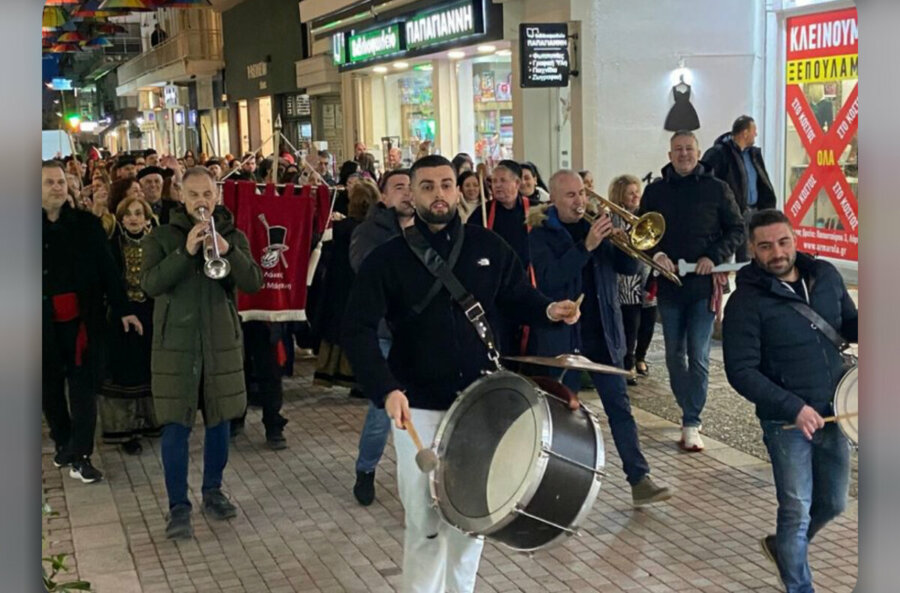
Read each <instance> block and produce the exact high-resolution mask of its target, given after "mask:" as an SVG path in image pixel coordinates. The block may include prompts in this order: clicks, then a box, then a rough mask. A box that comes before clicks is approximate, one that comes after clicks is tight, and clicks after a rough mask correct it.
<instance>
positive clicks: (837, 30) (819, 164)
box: [784, 8, 859, 261]
mask: <svg viewBox="0 0 900 593" xmlns="http://www.w3.org/2000/svg"><path fill="white" fill-rule="evenodd" d="M858 38H859V36H858V32H857V21H856V9H855V8H853V9H847V10H837V11H832V12H826V13H821V14H812V15H804V16H801V17H795V18H790V19H788V20H787V69H786V70H787V71H786V77H785V80H786V83H787V85H786V89H785V107H786V109H787V114H788V117H789V118H790V120H791V122H792V123H793V124H794V128H795V131H794V132H791V131H790V130H789V131H788V134H791V133H796V134H797V135H798V137H799V140H800V143H801V144H802V146H803V150H804V151H805V153H806V157H807V158H806V160H808V164H807V165H806V166H805V169H804V170H803V173H802V175H800V176H799V178H798V179H797V181H796V183H794V184H793V187H792V188H791V192H790V196H789V197H788V198H787V200H786V202H785V205H784V211H785V214H787V216H788V218H789V219H790V220H791V223H792V224H793V226H794V228H795V229H796V230H797V236H798V240H799V241H798V248H799V249H800V250H801V251H806V252H809V253H815V254H818V255H822V256H827V257H831V258H835V259H842V260H848V261H857V258H858V247H859V233H858V227H859V218H858V214H859V207H858V203H857V196H856V194H855V193H854V191H853V189H852V187H851V183H850V182H848V179H847V176H846V174H845V171H844V168H843V167H842V166H841V164H840V162H839V159H840V158H841V155H842V154H843V152H844V150H845V149H846V148H847V146H848V145H849V144H850V142H851V141H852V140H853V139H854V138H855V136H856V130H857V127H858V125H859V117H858V116H859V98H858V94H857V82H856V80H857V66H858V57H859V56H858V50H857V44H858ZM847 81H853V82H852V88H851V85H850V84H848V83H847ZM820 84H821V86H822V87H823V88H831V89H834V91H832V93H831V95H830V96H825V97H824V98H823V99H822V100H821V101H819V102H817V106H819V105H820V104H821V103H822V102H823V101H826V102H829V103H832V98H836V95H835V93H836V90H837V89H838V87H840V88H841V89H842V91H843V92H841V94H840V96H841V97H842V99H843V102H842V104H841V105H840V108H839V109H838V110H837V114H836V116H834V117H833V118H831V117H830V115H829V116H826V117H824V122H825V123H824V124H823V123H822V122H823V116H822V115H821V111H819V112H818V113H817V112H816V110H815V109H814V108H813V106H812V105H811V104H810V101H809V99H808V96H809V95H810V93H809V89H810V87H811V86H814V85H820ZM801 85H807V87H806V88H807V92H804V87H802V86H801ZM848 91H849V92H848ZM830 97H832V98H830ZM828 107H829V108H830V107H831V105H828ZM835 107H837V106H836V105H835ZM817 115H818V117H817ZM825 126H827V131H826V130H823V127H825ZM852 152H854V151H851V153H852ZM788 173H790V171H789V172H788ZM823 190H824V192H825V195H826V196H827V198H828V200H829V201H830V203H831V205H832V206H833V208H834V213H835V216H833V217H829V219H828V220H827V221H825V222H824V223H820V224H815V226H809V225H808V224H807V225H804V224H803V219H804V217H805V216H806V215H807V213H808V212H809V209H810V208H811V207H812V205H813V204H814V203H815V202H816V199H817V197H818V196H819V194H820V192H821V191H823Z"/></svg>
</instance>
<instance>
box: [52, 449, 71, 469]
mask: <svg viewBox="0 0 900 593" xmlns="http://www.w3.org/2000/svg"><path fill="white" fill-rule="evenodd" d="M53 465H54V466H56V467H69V466H70V465H72V455H71V454H70V453H68V452H66V450H65V449H57V450H56V455H54V456H53Z"/></svg>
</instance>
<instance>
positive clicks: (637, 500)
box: [631, 474, 672, 507]
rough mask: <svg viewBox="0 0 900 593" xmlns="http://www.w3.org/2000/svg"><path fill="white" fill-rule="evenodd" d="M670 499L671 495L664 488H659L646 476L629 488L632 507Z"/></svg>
mask: <svg viewBox="0 0 900 593" xmlns="http://www.w3.org/2000/svg"><path fill="white" fill-rule="evenodd" d="M671 497H672V493H671V492H670V491H669V489H668V488H666V487H665V486H659V485H657V484H656V483H655V482H654V481H653V478H651V477H650V474H647V475H646V476H644V477H643V478H641V481H640V482H638V483H637V484H635V485H634V486H632V487H631V500H632V503H633V504H634V506H636V507H640V506H644V505H645V504H652V503H654V502H662V501H663V500H668V499H669V498H671Z"/></svg>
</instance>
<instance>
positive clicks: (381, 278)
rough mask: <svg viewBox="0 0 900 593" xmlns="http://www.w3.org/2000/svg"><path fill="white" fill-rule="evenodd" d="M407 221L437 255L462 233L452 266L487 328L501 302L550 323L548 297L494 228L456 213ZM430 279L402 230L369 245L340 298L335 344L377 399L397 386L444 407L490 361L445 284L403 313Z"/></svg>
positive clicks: (517, 314)
mask: <svg viewBox="0 0 900 593" xmlns="http://www.w3.org/2000/svg"><path fill="white" fill-rule="evenodd" d="M415 225H416V228H417V229H418V230H419V231H420V232H421V233H422V235H423V236H424V237H425V238H426V239H427V240H428V241H429V243H430V244H431V245H432V247H433V248H434V249H435V250H436V251H437V252H438V253H439V254H440V255H441V256H442V257H443V258H444V259H445V260H446V259H447V258H448V254H449V251H450V248H451V247H452V245H453V243H454V242H456V241H458V240H460V238H461V236H462V240H463V246H462V248H461V251H460V254H459V259H458V260H457V262H456V266H455V267H454V268H453V273H454V274H455V275H456V277H457V278H458V279H459V281H460V282H461V283H462V285H463V286H464V287H465V288H466V289H467V290H468V291H469V292H470V293H471V294H472V295H473V296H474V297H475V298H476V299H477V300H478V301H479V302H480V303H481V305H482V306H483V307H484V310H485V313H486V315H487V318H488V321H489V322H490V324H491V326H492V327H493V328H495V332H496V328H497V327H498V322H499V319H500V311H501V310H502V311H503V313H504V315H509V316H511V317H513V318H515V319H516V320H518V321H520V322H521V323H527V324H532V325H541V324H549V323H550V321H549V320H548V319H547V316H546V310H547V306H548V305H549V304H550V302H551V301H550V299H548V298H547V297H545V296H544V295H542V294H541V293H539V292H538V291H536V290H535V289H534V288H532V286H531V285H530V283H529V281H528V278H527V276H526V275H525V271H524V270H523V268H522V265H521V263H519V260H518V258H517V257H516V255H515V253H514V252H513V251H512V249H511V248H510V247H509V245H507V244H506V243H505V242H504V241H503V240H502V239H501V238H500V237H498V236H497V235H496V234H494V233H492V232H490V231H487V230H485V229H483V228H480V227H477V226H472V225H462V224H461V222H460V219H459V217H458V216H457V217H456V218H454V219H453V221H452V222H451V223H450V224H448V225H447V227H446V228H445V229H443V230H442V231H440V232H438V233H431V232H430V231H429V229H428V226H427V225H426V224H425V223H424V222H422V221H421V220H420V219H419V218H418V217H417V218H416V221H415ZM435 281H436V278H435V277H434V276H433V275H432V274H431V272H429V271H428V270H427V269H426V268H425V266H424V265H423V264H422V263H421V262H420V261H419V259H418V258H417V257H416V256H415V254H413V252H412V251H411V250H410V248H409V246H408V245H407V244H406V239H405V238H404V237H402V236H400V237H395V238H394V239H391V240H390V241H388V242H387V243H385V244H384V245H382V246H380V247H378V248H377V249H375V251H373V252H372V254H371V255H370V256H369V257H367V258H366V259H365V260H364V261H363V263H362V266H361V267H360V269H359V274H358V275H357V277H356V281H355V282H354V284H353V289H352V291H351V292H350V298H349V300H348V302H347V309H346V314H345V317H344V333H343V346H344V349H345V351H346V354H347V358H348V359H349V360H350V364H351V365H352V366H353V370H354V372H355V374H356V377H357V380H358V381H359V382H360V383H361V384H362V387H363V390H364V392H365V393H366V394H367V395H368V396H369V397H370V398H371V399H372V400H373V402H375V404H377V405H378V406H380V407H381V406H384V398H385V396H386V395H387V394H388V393H389V392H391V391H392V390H394V389H399V390H405V391H406V395H407V397H408V398H409V405H410V406H411V407H414V408H423V409H429V410H446V409H447V408H449V407H450V405H451V404H452V403H453V400H454V399H456V396H457V394H458V393H459V392H460V391H462V390H463V389H465V388H466V387H468V386H469V385H470V384H471V383H472V382H474V381H475V380H476V379H478V378H479V377H480V376H481V373H482V371H483V370H487V369H489V368H490V366H491V365H490V363H489V361H488V358H487V348H486V347H485V346H484V344H483V343H482V342H481V340H480V339H479V338H478V334H477V333H476V332H475V329H474V328H473V327H472V325H471V324H470V323H469V321H468V320H467V319H466V317H465V315H464V314H463V311H462V308H461V307H460V306H459V305H458V304H457V303H456V302H455V301H453V299H452V298H451V297H450V293H449V292H448V291H447V289H446V288H441V290H440V292H438V294H437V296H436V297H435V298H434V299H433V300H432V301H431V303H430V304H429V305H428V306H427V307H426V308H425V309H424V310H423V311H422V313H421V314H419V315H415V316H413V315H411V314H410V311H411V310H412V309H413V307H414V306H416V305H417V304H419V303H420V302H421V301H422V300H423V299H424V297H425V295H426V294H427V293H428V291H429V289H430V288H431V286H432V284H433V283H434V282H435ZM382 318H385V319H386V320H387V323H388V325H389V327H390V329H391V333H392V334H393V344H392V346H391V351H390V356H389V358H388V360H387V361H386V360H384V358H382V356H381V353H380V352H379V349H378V340H377V328H378V322H379V320H381V319H382Z"/></svg>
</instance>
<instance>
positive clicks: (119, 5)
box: [100, 0, 156, 12]
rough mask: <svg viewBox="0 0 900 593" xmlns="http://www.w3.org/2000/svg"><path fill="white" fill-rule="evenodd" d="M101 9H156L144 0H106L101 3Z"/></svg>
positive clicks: (135, 10) (143, 10)
mask: <svg viewBox="0 0 900 593" xmlns="http://www.w3.org/2000/svg"><path fill="white" fill-rule="evenodd" d="M100 10H121V11H131V12H150V11H153V10H156V8H154V7H153V6H150V4H149V3H148V2H145V1H144V0H104V1H103V2H102V3H101V4H100Z"/></svg>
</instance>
